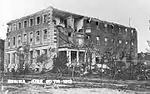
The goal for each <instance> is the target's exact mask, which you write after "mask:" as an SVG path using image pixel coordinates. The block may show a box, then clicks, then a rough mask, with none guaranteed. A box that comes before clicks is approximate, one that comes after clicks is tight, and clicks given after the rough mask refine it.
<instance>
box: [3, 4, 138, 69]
mask: <svg viewBox="0 0 150 94" xmlns="http://www.w3.org/2000/svg"><path fill="white" fill-rule="evenodd" d="M7 25H8V31H7V38H6V43H5V46H6V47H5V69H7V68H8V66H9V65H10V64H13V63H16V62H17V63H19V62H18V60H17V57H16V54H15V51H16V49H17V47H19V46H21V45H23V44H29V45H30V54H29V59H31V60H30V61H31V62H30V63H33V62H34V61H32V58H34V55H35V54H37V55H40V54H41V53H42V52H45V53H46V54H47V55H49V49H54V50H55V51H54V55H58V54H59V55H60V56H64V55H65V56H66V57H68V62H69V64H71V63H72V62H74V61H76V62H78V63H80V62H86V61H88V60H89V56H88V55H87V53H88V51H90V52H91V54H90V60H91V62H92V63H98V62H99V61H100V60H101V58H102V56H103V55H104V54H105V53H106V52H109V53H110V54H111V56H112V57H115V58H116V59H117V60H126V56H127V55H130V56H131V57H132V58H133V59H136V56H137V31H136V29H135V28H131V27H126V26H123V25H120V24H116V23H111V22H106V21H101V20H99V19H97V18H91V17H87V16H82V15H78V14H74V13H70V12H66V11H62V10H58V9H56V8H53V7H49V8H47V9H44V10H42V11H39V12H36V13H34V14H32V15H28V16H25V17H22V18H20V19H16V20H12V21H10V22H8V23H7ZM54 55H53V56H54ZM120 57H121V58H120ZM50 63H52V62H50ZM48 65H49V67H50V66H51V65H52V64H48ZM48 65H46V66H48ZM6 71H7V70H6Z"/></svg>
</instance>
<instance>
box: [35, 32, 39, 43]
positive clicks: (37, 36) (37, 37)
mask: <svg viewBox="0 0 150 94" xmlns="http://www.w3.org/2000/svg"><path fill="white" fill-rule="evenodd" d="M39 41H40V31H36V42H39Z"/></svg>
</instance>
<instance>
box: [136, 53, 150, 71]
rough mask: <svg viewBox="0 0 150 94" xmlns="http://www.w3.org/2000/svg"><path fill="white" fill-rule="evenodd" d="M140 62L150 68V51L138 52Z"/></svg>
mask: <svg viewBox="0 0 150 94" xmlns="http://www.w3.org/2000/svg"><path fill="white" fill-rule="evenodd" d="M138 62H141V63H144V64H145V65H147V67H148V68H150V53H143V52H141V53H138Z"/></svg>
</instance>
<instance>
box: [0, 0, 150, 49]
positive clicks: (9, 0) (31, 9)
mask: <svg viewBox="0 0 150 94" xmlns="http://www.w3.org/2000/svg"><path fill="white" fill-rule="evenodd" d="M49 6H53V7H55V8H58V9H61V10H65V11H69V12H73V13H77V14H81V15H85V16H91V17H96V18H99V19H100V20H105V21H109V22H115V23H118V24H122V25H125V26H129V19H130V25H131V27H134V28H136V29H137V32H138V52H146V50H145V49H146V48H148V49H150V47H149V46H148V44H147V40H150V37H149V36H150V30H149V27H150V23H149V20H150V0H1V1H0V38H2V39H5V38H6V30H7V22H9V21H11V20H14V19H17V18H21V17H23V16H26V15H29V14H32V13H35V12H37V11H40V10H42V9H45V8H47V7H49Z"/></svg>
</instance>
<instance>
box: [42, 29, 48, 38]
mask: <svg viewBox="0 0 150 94" xmlns="http://www.w3.org/2000/svg"><path fill="white" fill-rule="evenodd" d="M43 32H44V36H43V38H44V40H46V39H47V34H48V32H47V29H44V30H43Z"/></svg>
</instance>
